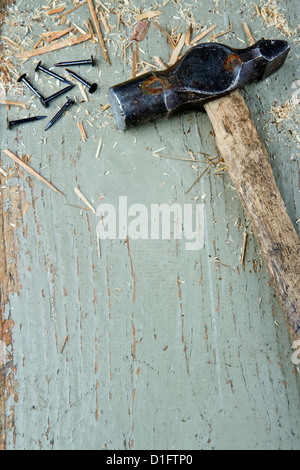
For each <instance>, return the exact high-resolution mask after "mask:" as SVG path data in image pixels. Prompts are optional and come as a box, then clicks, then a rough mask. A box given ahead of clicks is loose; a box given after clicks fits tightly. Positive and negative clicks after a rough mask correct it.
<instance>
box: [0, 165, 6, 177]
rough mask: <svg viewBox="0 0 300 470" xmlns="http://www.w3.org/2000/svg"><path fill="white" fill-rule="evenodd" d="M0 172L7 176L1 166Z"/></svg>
mask: <svg viewBox="0 0 300 470" xmlns="http://www.w3.org/2000/svg"><path fill="white" fill-rule="evenodd" d="M0 173H2V175H3V176H5V177H6V176H7V173H6V171H5V170H3V168H1V166H0Z"/></svg>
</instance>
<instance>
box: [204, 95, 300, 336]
mask: <svg viewBox="0 0 300 470" xmlns="http://www.w3.org/2000/svg"><path fill="white" fill-rule="evenodd" d="M205 109H206V111H207V113H208V115H209V118H210V120H211V123H212V125H213V128H214V131H215V137H216V140H217V145H218V147H219V150H220V152H221V155H222V156H223V159H224V161H225V164H226V165H227V168H228V171H229V173H230V176H231V178H232V180H233V182H234V185H235V188H236V190H237V192H238V194H239V196H240V199H241V201H242V203H243V206H244V208H245V210H246V212H247V214H248V217H249V219H250V222H251V225H252V228H253V231H254V233H255V235H256V238H257V241H258V243H259V246H260V248H261V251H262V253H263V256H264V259H265V262H266V266H267V268H268V272H269V274H270V277H271V280H272V283H273V286H274V289H275V292H276V295H277V298H278V300H279V303H280V305H281V308H282V311H283V313H284V316H285V320H286V323H287V327H288V330H289V333H290V336H291V339H292V341H293V340H296V339H300V259H299V253H300V240H299V237H298V234H297V233H296V231H295V229H294V226H293V224H292V222H291V220H290V218H289V216H288V214H287V211H286V207H285V204H284V202H283V200H282V198H281V195H280V193H279V190H278V188H277V186H276V183H275V180H274V177H273V173H272V167H271V164H270V161H269V157H268V153H267V151H266V148H265V146H264V145H263V143H262V141H261V139H260V137H259V135H258V132H257V130H256V127H255V125H254V122H253V120H252V118H251V116H250V113H249V110H248V108H247V106H246V104H245V102H244V100H243V97H242V96H241V94H240V92H239V91H235V92H234V93H231V94H230V95H228V96H226V97H223V98H221V99H219V100H216V101H211V102H210V103H208V104H206V105H205Z"/></svg>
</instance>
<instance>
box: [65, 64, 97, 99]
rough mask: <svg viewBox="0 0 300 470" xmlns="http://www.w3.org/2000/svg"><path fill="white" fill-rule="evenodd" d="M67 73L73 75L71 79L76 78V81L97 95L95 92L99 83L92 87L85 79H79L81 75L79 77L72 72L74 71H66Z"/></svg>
mask: <svg viewBox="0 0 300 470" xmlns="http://www.w3.org/2000/svg"><path fill="white" fill-rule="evenodd" d="M66 71H67V72H68V73H69V74H70V75H71V77H73V78H76V80H78V81H79V82H80V83H82V84H83V85H84V86H86V87H87V88H88V90H89V93H95V91H96V90H97V87H98V85H97V83H93V84H92V85H91V84H90V83H88V82H87V81H86V80H84V79H83V78H81V77H79V75H77V74H76V73H74V72H72V70H69V69H66Z"/></svg>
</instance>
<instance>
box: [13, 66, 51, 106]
mask: <svg viewBox="0 0 300 470" xmlns="http://www.w3.org/2000/svg"><path fill="white" fill-rule="evenodd" d="M17 82H18V83H20V82H22V83H24V85H26V86H27V87H28V88H29V90H31V91H32V93H33V94H34V95H35V96H37V97H38V98H39V99H40V100H41V103H42V104H43V101H44V100H45V99H44V97H43V96H42V95H41V94H40V93H39V92H38V91H37V90H36V89H35V88H34V86H33V85H32V84H31V83H30V82H29V80H28V79H27V78H26V73H23V75H21V77H19V78H18V80H17ZM43 106H44V104H43Z"/></svg>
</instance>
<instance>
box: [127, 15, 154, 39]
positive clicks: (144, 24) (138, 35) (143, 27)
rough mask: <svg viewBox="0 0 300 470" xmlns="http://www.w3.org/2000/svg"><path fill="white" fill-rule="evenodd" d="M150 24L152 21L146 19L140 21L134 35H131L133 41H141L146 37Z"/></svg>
mask: <svg viewBox="0 0 300 470" xmlns="http://www.w3.org/2000/svg"><path fill="white" fill-rule="evenodd" d="M149 26H150V21H148V20H144V21H139V22H138V23H137V25H136V26H135V28H134V31H133V35H132V36H131V40H132V41H138V42H141V41H143V40H144V39H145V37H146V34H147V32H148V29H149Z"/></svg>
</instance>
